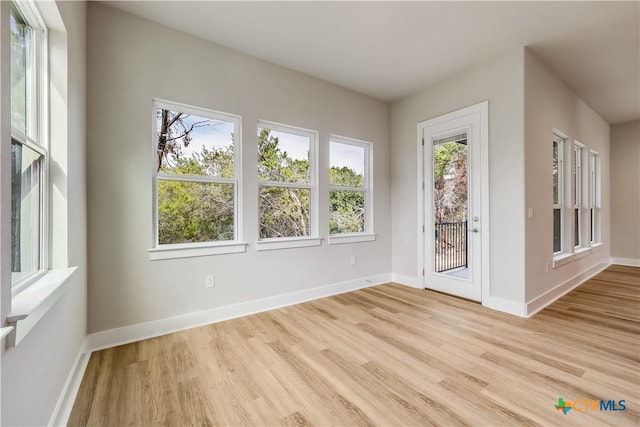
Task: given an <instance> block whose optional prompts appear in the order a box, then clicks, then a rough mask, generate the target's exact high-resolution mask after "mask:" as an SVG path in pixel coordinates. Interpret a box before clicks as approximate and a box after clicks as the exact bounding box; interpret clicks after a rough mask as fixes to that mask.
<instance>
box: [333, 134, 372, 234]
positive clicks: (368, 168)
mask: <svg viewBox="0 0 640 427" xmlns="http://www.w3.org/2000/svg"><path fill="white" fill-rule="evenodd" d="M329 142H330V143H331V142H337V143H339V144H346V145H353V146H356V147H362V148H364V171H365V174H364V187H348V186H342V185H331V184H329V192H331V191H332V190H338V191H360V192H363V193H364V209H365V219H364V231H363V232H360V233H333V234H331V233H330V234H329V244H330V245H332V244H342V243H357V242H370V241H372V240H375V239H376V234H375V232H374V229H373V224H374V222H373V214H374V212H373V144H372V143H371V142H369V141H364V140H361V139H355V138H349V137H346V136H339V135H330V138H329ZM329 147H331V145H329ZM329 149H331V148H329ZM329 154H331V153H329ZM358 236H360V237H358Z"/></svg>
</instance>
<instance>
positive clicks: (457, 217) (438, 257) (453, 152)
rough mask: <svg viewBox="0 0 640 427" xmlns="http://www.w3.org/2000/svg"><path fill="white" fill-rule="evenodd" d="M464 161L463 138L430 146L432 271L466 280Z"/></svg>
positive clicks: (465, 142) (467, 271)
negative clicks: (432, 228) (433, 221)
mask: <svg viewBox="0 0 640 427" xmlns="http://www.w3.org/2000/svg"><path fill="white" fill-rule="evenodd" d="M452 139H453V140H452ZM468 159H469V156H468V147H467V138H466V135H458V136H457V138H446V139H442V140H438V141H434V143H433V204H434V205H433V212H434V218H435V224H434V233H435V236H434V238H435V240H434V242H435V244H434V254H433V256H434V271H435V272H436V273H445V274H447V275H451V276H455V277H462V278H469V270H468V267H469V263H468V251H467V246H468V243H469V242H468V233H467V229H468V227H467V212H468V194H469V183H468V179H467V176H468V171H469V167H468Z"/></svg>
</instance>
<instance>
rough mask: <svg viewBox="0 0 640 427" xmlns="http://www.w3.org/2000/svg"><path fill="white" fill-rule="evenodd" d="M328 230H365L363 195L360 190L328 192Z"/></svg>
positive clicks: (332, 231) (335, 231)
mask: <svg viewBox="0 0 640 427" xmlns="http://www.w3.org/2000/svg"><path fill="white" fill-rule="evenodd" d="M329 209H330V217H329V232H330V233H331V234H337V233H362V232H364V231H365V195H364V192H362V191H342V190H332V191H330V192H329Z"/></svg>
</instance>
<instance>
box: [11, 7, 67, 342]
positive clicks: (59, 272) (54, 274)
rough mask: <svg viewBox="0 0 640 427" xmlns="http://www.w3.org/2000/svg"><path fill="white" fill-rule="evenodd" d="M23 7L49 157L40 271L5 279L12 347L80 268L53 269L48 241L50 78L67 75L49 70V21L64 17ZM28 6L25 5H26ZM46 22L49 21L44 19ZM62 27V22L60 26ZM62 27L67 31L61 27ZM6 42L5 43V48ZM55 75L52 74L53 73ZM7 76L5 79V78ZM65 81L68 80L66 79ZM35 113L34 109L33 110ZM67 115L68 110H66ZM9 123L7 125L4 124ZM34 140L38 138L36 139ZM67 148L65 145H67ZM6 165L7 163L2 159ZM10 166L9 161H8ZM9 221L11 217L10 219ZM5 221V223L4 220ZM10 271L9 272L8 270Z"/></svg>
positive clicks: (45, 173)
mask: <svg viewBox="0 0 640 427" xmlns="http://www.w3.org/2000/svg"><path fill="white" fill-rule="evenodd" d="M19 6H20V11H21V13H23V16H24V17H25V19H26V20H27V21H28V22H29V23H30V24H32V25H33V24H34V23H36V24H37V25H35V26H37V27H38V29H40V30H41V32H37V34H36V36H39V37H40V41H39V43H40V46H39V48H38V49H37V50H39V51H38V52H37V55H38V56H37V60H39V61H40V63H41V64H42V67H41V68H42V70H41V72H40V79H39V81H38V84H39V85H40V88H39V91H38V100H37V104H38V105H39V107H40V111H37V110H36V111H37V114H38V115H39V122H40V131H39V133H40V135H39V137H38V139H39V141H40V142H41V144H40V145H38V147H39V149H40V150H45V151H46V154H47V155H46V158H45V162H44V164H43V170H42V178H43V182H42V184H41V185H42V188H43V193H44V194H43V200H41V208H42V209H43V211H44V212H43V215H42V216H41V221H42V224H41V227H42V230H43V235H42V246H43V247H42V252H41V254H42V257H41V262H42V269H41V270H40V271H38V272H37V273H34V274H33V275H31V276H30V277H28V278H27V279H25V281H24V282H22V283H17V284H16V285H15V286H11V285H12V284H11V283H10V282H6V283H3V286H7V287H10V288H11V289H10V290H9V291H8V292H9V293H10V294H11V311H10V312H9V313H8V314H7V313H3V314H5V316H6V322H7V323H8V326H7V327H3V328H2V334H1V336H2V339H6V341H7V346H8V347H13V346H16V345H17V344H18V343H20V341H21V340H22V339H23V338H24V337H25V336H26V335H27V334H28V333H29V332H30V331H31V330H32V329H33V328H34V327H35V326H36V324H38V322H39V321H40V320H41V319H42V317H44V316H45V314H46V313H47V312H48V310H49V309H50V308H51V307H53V306H54V305H55V304H56V302H57V301H58V300H59V299H60V298H61V297H62V295H63V294H64V292H65V289H66V288H67V287H68V286H69V284H70V282H71V280H70V278H71V276H72V275H73V274H74V272H75V271H76V270H77V267H60V268H55V269H50V264H51V262H52V260H51V258H50V256H51V249H50V248H49V244H50V243H52V240H51V237H50V233H51V232H52V227H51V225H50V221H51V220H52V218H51V217H50V216H49V210H50V209H52V207H51V206H50V204H49V203H50V200H49V197H50V185H52V184H51V181H50V177H49V162H50V156H51V148H52V147H50V143H51V140H50V134H49V123H50V113H51V110H50V103H49V102H50V100H49V90H50V84H49V82H50V80H51V79H52V78H59V79H67V75H66V70H64V71H62V70H58V69H56V70H49V51H48V48H49V39H48V27H47V25H48V24H52V25H53V27H52V28H56V27H55V26H56V24H57V23H60V24H61V22H62V20H61V17H60V15H59V12H58V9H57V7H55V6H54V7H44V6H45V5H44V4H39V5H36V2H34V1H21V2H19ZM39 6H43V8H42V10H39ZM24 8H26V9H24ZM10 9H11V3H10V2H0V15H1V16H2V19H3V22H6V23H7V24H8V22H9V15H10ZM45 22H46V23H45ZM59 28H62V25H60V26H59ZM60 31H64V30H63V29H60ZM5 42H6V43H9V41H8V40H7V41H5V40H2V42H0V43H2V44H3V45H4V43H5ZM4 47H5V46H3V49H4ZM56 47H57V48H59V49H62V50H63V51H64V52H65V54H66V49H67V45H66V43H65V44H64V45H63V44H61V43H57V44H56ZM52 76H53V77H52ZM5 78H6V80H5ZM9 80H10V79H9V74H8V73H7V74H2V89H6V90H7V92H8V91H10V81H9ZM65 81H66V80H65ZM56 105H57V104H56ZM57 106H58V107H61V108H66V106H60V105H57ZM31 114H32V115H33V114H34V112H33V111H32V112H31ZM64 116H65V117H66V112H65V113H64ZM6 119H7V120H6V121H5V118H4V117H3V119H2V122H3V129H7V133H6V135H5V134H4V130H3V136H6V137H9V138H10V137H11V136H12V134H13V136H14V137H15V135H16V132H15V131H14V130H12V129H11V119H10V116H9V115H7V116H6ZM5 126H6V127H5ZM34 142H35V141H34ZM62 143H66V140H64V141H61V144H62ZM7 147H10V145H9V144H7V145H6V146H5V145H4V144H3V147H2V149H1V151H2V154H3V155H5V158H8V157H7V156H6V154H7V152H6V151H5V150H6V148H7ZM64 150H65V152H66V148H65V149H64ZM3 166H7V163H5V162H3ZM8 166H9V167H10V163H9V164H8ZM9 221H10V220H9ZM3 225H6V224H3ZM9 274H10V273H9ZM3 292H4V291H3Z"/></svg>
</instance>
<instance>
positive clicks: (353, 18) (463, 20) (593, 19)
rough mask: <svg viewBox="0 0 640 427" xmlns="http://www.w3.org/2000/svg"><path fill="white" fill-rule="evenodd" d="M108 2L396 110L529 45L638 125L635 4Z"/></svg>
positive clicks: (620, 118) (578, 87)
mask: <svg viewBox="0 0 640 427" xmlns="http://www.w3.org/2000/svg"><path fill="white" fill-rule="evenodd" d="M107 3H108V4H110V5H112V6H114V7H116V8H119V9H122V10H124V11H127V12H130V13H133V14H135V15H139V16H142V17H145V18H147V19H150V20H152V21H156V22H159V23H161V24H164V25H167V26H169V27H173V28H176V29H179V30H182V31H185V32H188V33H191V34H193V35H195V36H198V37H200V38H203V39H206V40H210V41H213V42H215V43H218V44H221V45H223V46H227V47H229V48H232V49H235V50H237V51H240V52H244V53H247V54H249V55H252V56H255V57H258V58H262V59H265V60H267V61H270V62H273V63H276V64H279V65H282V66H284V67H287V68H291V69H293V70H297V71H300V72H303V73H305V74H309V75H312V76H315V77H318V78H320V79H323V80H326V81H329V82H332V83H335V84H338V85H341V86H344V87H347V88H350V89H353V90H355V91H358V92H361V93H364V94H367V95H370V96H372V97H375V98H378V99H381V100H385V101H390V102H392V101H394V100H397V99H399V98H402V97H403V96H406V95H408V94H410V93H412V92H415V91H417V90H419V89H421V88H424V87H426V86H429V85H430V84H433V83H435V82H437V81H439V80H442V79H445V78H447V77H448V76H450V75H452V74H455V73H458V72H461V71H463V70H464V69H466V68H469V67H472V66H473V65H475V64H478V63H481V62H484V61H488V60H491V59H493V58H497V57H499V56H501V55H503V54H505V53H507V52H509V51H510V50H512V49H515V48H517V47H521V46H529V47H531V49H532V51H533V52H535V53H536V54H537V55H538V56H539V57H540V58H541V59H542V60H543V61H544V62H546V63H547V64H548V65H549V66H550V67H551V68H552V69H553V70H554V71H555V72H556V74H558V75H559V76H560V78H562V79H563V80H564V81H565V82H566V83H567V85H568V86H569V87H571V88H572V89H573V90H574V91H575V92H576V93H577V94H578V95H579V96H580V97H581V98H582V99H584V100H585V101H586V102H587V103H588V104H589V105H590V106H591V107H592V108H593V109H595V110H596V111H597V112H598V113H600V114H601V115H602V116H603V117H604V118H605V119H606V120H607V121H609V122H610V123H620V122H625V121H629V120H635V119H638V118H640V83H639V81H640V29H639V28H640V24H639V21H640V7H639V6H640V2H637V1H632V2H610V1H603V2H574V1H569V2H400V1H390V2H366V1H356V2H324V1H320V2H306V1H305V2H266V1H259V2H218V1H215V2H212V1H196V2H185V1H159V2H156V1H128V2H119V1H118V2H114V1H108V2H107Z"/></svg>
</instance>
